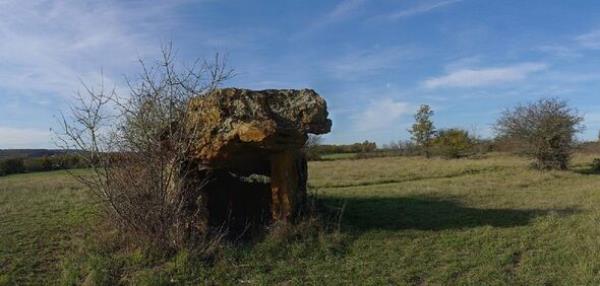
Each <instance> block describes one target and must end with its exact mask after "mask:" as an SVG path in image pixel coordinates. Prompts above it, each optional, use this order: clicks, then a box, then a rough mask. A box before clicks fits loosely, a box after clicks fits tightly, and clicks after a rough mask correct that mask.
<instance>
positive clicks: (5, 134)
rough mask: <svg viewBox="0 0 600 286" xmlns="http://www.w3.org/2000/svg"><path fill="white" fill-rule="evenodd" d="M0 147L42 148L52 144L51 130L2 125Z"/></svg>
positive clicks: (0, 127) (0, 128)
mask: <svg viewBox="0 0 600 286" xmlns="http://www.w3.org/2000/svg"><path fill="white" fill-rule="evenodd" d="M0 138H2V140H1V141H0V149H13V148H40V146H42V147H49V146H51V145H52V144H51V142H50V138H51V134H50V130H40V129H27V128H11V127H3V126H0Z"/></svg>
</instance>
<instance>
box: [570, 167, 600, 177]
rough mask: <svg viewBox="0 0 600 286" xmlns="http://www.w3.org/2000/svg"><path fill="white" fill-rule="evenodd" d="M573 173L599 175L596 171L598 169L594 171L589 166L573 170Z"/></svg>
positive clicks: (599, 172)
mask: <svg viewBox="0 0 600 286" xmlns="http://www.w3.org/2000/svg"><path fill="white" fill-rule="evenodd" d="M573 172H574V173H577V174H580V175H600V171H598V169H594V168H592V167H589V166H587V167H579V168H573Z"/></svg>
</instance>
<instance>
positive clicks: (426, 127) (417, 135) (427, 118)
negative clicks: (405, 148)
mask: <svg viewBox="0 0 600 286" xmlns="http://www.w3.org/2000/svg"><path fill="white" fill-rule="evenodd" d="M431 116H433V110H431V108H430V107H429V105H427V104H422V105H421V106H420V107H419V110H418V111H417V113H416V114H415V123H414V124H413V125H412V128H411V129H410V130H408V131H409V132H410V134H411V135H412V136H411V139H412V140H413V141H414V142H415V144H416V145H417V146H418V147H419V148H421V149H422V150H423V151H424V152H425V157H427V158H429V156H430V153H429V148H430V146H431V140H432V139H433V136H434V135H435V127H434V126H433V121H431Z"/></svg>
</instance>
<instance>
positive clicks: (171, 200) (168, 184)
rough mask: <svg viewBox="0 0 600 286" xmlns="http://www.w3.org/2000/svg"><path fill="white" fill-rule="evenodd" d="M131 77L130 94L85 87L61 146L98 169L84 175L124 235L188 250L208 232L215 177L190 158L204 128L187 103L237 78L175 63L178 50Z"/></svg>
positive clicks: (206, 66)
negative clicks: (193, 120) (206, 195)
mask: <svg viewBox="0 0 600 286" xmlns="http://www.w3.org/2000/svg"><path fill="white" fill-rule="evenodd" d="M140 65H141V68H142V72H141V73H140V74H139V77H138V78H135V79H133V80H131V79H128V84H129V94H128V95H127V96H121V95H118V94H117V93H116V92H115V90H111V91H109V92H106V90H105V89H104V86H103V85H101V86H100V89H99V90H94V89H92V88H88V87H87V86H84V87H85V92H84V93H79V94H78V104H77V105H75V106H74V107H73V108H72V110H71V115H70V116H64V115H63V116H61V121H60V122H61V130H60V131H59V132H57V142H58V145H59V146H60V147H62V148H64V149H69V150H72V149H76V150H80V151H82V152H78V153H77V154H78V155H79V156H81V160H83V161H84V162H85V163H86V164H87V165H89V166H90V167H91V168H90V169H91V171H90V172H89V173H86V174H84V175H77V177H78V179H79V180H80V181H81V182H82V183H83V184H84V185H85V186H87V187H88V188H89V189H90V190H91V191H92V192H93V193H94V194H95V195H96V196H97V198H98V199H99V201H100V206H101V209H102V211H103V214H104V215H105V217H106V218H107V219H108V220H109V221H110V222H111V223H112V224H114V225H115V226H116V227H117V228H118V229H119V230H120V231H122V232H123V233H125V234H130V235H133V236H134V237H136V238H138V240H140V241H144V243H145V242H151V243H156V244H158V245H160V246H164V247H171V248H175V249H178V248H182V247H184V246H188V245H190V244H194V243H196V242H198V241H199V240H201V239H202V238H203V236H205V235H206V233H207V225H206V221H205V215H204V214H203V211H204V209H205V208H204V204H205V201H204V200H203V198H202V188H203V187H204V186H205V185H206V183H207V182H208V180H210V171H209V170H203V169H201V168H193V167H191V165H190V164H186V163H185V162H186V161H187V160H185V159H186V158H188V155H189V153H190V151H191V147H192V144H193V140H194V138H195V137H196V136H195V134H196V132H197V130H196V129H195V128H194V127H189V126H185V125H184V124H177V123H182V122H187V116H189V112H188V104H187V103H188V101H189V99H190V98H192V97H195V96H202V95H203V94H206V93H207V92H209V91H211V90H212V89H214V88H216V87H217V86H218V85H219V84H220V83H222V82H223V81H224V80H226V79H228V78H230V77H232V76H233V73H232V71H231V70H229V69H227V68H226V66H225V63H224V61H223V60H222V59H221V58H220V57H219V56H218V55H217V56H216V57H215V59H214V61H213V62H210V63H209V62H195V63H194V64H193V65H192V66H181V67H180V66H179V65H176V62H175V59H174V55H173V53H172V48H171V47H170V46H169V47H166V48H164V49H163V51H162V58H161V59H160V60H159V61H158V62H156V63H154V64H151V65H147V64H146V63H145V62H144V61H142V60H140Z"/></svg>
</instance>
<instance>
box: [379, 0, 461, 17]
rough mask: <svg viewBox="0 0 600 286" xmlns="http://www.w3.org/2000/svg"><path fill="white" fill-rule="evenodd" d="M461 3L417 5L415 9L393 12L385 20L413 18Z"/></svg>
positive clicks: (447, 0) (452, 0) (448, 1)
mask: <svg viewBox="0 0 600 286" xmlns="http://www.w3.org/2000/svg"><path fill="white" fill-rule="evenodd" d="M462 1H463V0H446V1H440V2H434V3H427V4H422V5H419V6H416V7H412V8H409V9H406V10H401V11H398V12H395V13H393V14H390V15H388V16H387V18H388V19H391V20H398V19H401V18H407V17H412V16H415V15H418V14H422V13H427V12H429V11H432V10H435V9H439V8H442V7H445V6H449V5H452V4H456V3H459V2H462Z"/></svg>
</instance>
